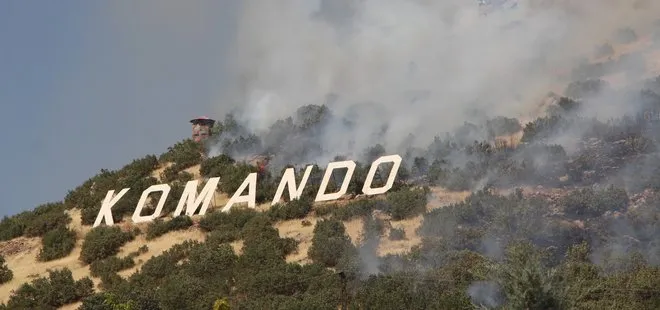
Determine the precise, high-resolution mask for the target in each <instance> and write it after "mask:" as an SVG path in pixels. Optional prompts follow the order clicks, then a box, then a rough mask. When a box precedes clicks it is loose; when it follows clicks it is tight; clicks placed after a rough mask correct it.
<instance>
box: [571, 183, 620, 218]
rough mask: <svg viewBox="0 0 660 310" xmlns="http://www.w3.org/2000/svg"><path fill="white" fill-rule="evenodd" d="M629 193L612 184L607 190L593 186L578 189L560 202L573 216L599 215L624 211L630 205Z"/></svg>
mask: <svg viewBox="0 0 660 310" xmlns="http://www.w3.org/2000/svg"><path fill="white" fill-rule="evenodd" d="M628 201H629V199H628V194H626V191H625V190H624V189H621V188H616V187H614V186H610V187H608V188H607V189H605V190H601V191H595V190H593V189H592V188H586V189H581V190H576V191H573V192H571V193H570V194H568V195H567V196H565V197H563V198H562V199H561V201H560V204H561V205H563V206H564V212H566V214H567V215H569V216H572V217H578V218H580V217H585V216H586V217H597V216H601V215H603V214H604V213H605V212H607V211H622V210H625V208H627V207H628Z"/></svg>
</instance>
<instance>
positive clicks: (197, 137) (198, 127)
mask: <svg viewBox="0 0 660 310" xmlns="http://www.w3.org/2000/svg"><path fill="white" fill-rule="evenodd" d="M190 123H192V139H193V140H194V141H195V142H201V141H204V140H206V139H208V137H210V136H211V135H212V132H211V128H213V125H215V120H214V119H211V118H208V117H206V116H201V117H198V118H195V119H192V120H190Z"/></svg>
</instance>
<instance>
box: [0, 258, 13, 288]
mask: <svg viewBox="0 0 660 310" xmlns="http://www.w3.org/2000/svg"><path fill="white" fill-rule="evenodd" d="M13 278H14V272H13V271H11V269H9V266H7V264H6V261H5V257H4V256H2V255H0V284H4V283H7V282H9V281H11V279H13Z"/></svg>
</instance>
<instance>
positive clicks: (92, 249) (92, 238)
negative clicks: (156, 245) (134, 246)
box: [80, 226, 135, 264]
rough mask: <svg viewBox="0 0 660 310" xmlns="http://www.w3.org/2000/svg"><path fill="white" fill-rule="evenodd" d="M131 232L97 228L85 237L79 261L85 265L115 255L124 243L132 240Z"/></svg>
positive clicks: (111, 228)
mask: <svg viewBox="0 0 660 310" xmlns="http://www.w3.org/2000/svg"><path fill="white" fill-rule="evenodd" d="M134 237H135V235H134V234H133V233H132V232H123V231H121V229H120V228H119V227H116V226H99V227H96V228H94V229H92V230H91V231H90V232H89V233H87V235H86V236H85V241H83V244H82V249H81V252H80V260H81V261H82V262H83V263H85V264H91V263H92V262H94V261H96V260H100V259H104V258H107V257H110V256H112V255H115V254H117V253H118V252H119V248H120V247H121V246H123V245H124V244H125V243H126V242H129V241H131V240H133V238H134Z"/></svg>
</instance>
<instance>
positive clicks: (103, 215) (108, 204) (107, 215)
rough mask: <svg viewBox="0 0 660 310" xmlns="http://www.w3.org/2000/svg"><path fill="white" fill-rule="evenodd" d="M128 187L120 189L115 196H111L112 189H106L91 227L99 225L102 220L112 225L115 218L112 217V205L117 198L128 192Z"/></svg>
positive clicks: (113, 192)
mask: <svg viewBox="0 0 660 310" xmlns="http://www.w3.org/2000/svg"><path fill="white" fill-rule="evenodd" d="M128 190H129V189H128V188H124V189H122V190H121V191H120V192H119V194H117V196H114V197H112V195H114V194H115V191H114V190H111V191H108V193H107V194H106V195H105V199H103V204H101V210H99V214H98V215H97V216H96V221H94V225H93V226H92V227H96V226H99V225H100V224H101V221H102V220H105V224H106V225H108V226H112V225H114V224H115V220H114V219H112V211H111V210H110V209H112V206H114V205H115V204H116V203H117V201H119V199H120V198H121V197H122V196H124V194H126V192H128Z"/></svg>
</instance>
